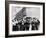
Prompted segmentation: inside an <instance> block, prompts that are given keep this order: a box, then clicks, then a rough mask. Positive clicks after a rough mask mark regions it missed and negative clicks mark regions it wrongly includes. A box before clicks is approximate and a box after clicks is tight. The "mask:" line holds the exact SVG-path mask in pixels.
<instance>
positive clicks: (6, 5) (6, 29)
mask: <svg viewBox="0 0 46 38" xmlns="http://www.w3.org/2000/svg"><path fill="white" fill-rule="evenodd" d="M17 3H18V4H19V3H20V4H33V5H43V33H37V34H23V35H8V34H9V23H8V22H9V21H8V20H9V4H17ZM40 35H45V3H42V2H25V1H5V37H24V36H40Z"/></svg>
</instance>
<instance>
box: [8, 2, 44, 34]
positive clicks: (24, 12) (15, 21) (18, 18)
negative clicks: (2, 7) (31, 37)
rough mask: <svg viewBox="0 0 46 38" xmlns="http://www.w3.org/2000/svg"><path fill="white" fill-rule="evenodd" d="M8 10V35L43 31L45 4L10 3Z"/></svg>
mask: <svg viewBox="0 0 46 38" xmlns="http://www.w3.org/2000/svg"><path fill="white" fill-rule="evenodd" d="M8 10H9V18H8V19H9V20H8V30H9V31H8V32H9V34H8V35H24V34H40V33H41V34H42V33H43V5H40V4H38V5H36V4H23V3H22V4H9V9H8Z"/></svg>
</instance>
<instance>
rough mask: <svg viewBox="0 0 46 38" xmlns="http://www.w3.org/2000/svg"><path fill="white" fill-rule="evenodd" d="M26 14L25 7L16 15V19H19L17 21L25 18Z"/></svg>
mask: <svg viewBox="0 0 46 38" xmlns="http://www.w3.org/2000/svg"><path fill="white" fill-rule="evenodd" d="M25 16H26V8H25V7H23V8H22V9H21V10H20V11H19V12H18V13H17V14H16V17H15V19H17V21H19V20H21V19H23V17H25Z"/></svg>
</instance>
